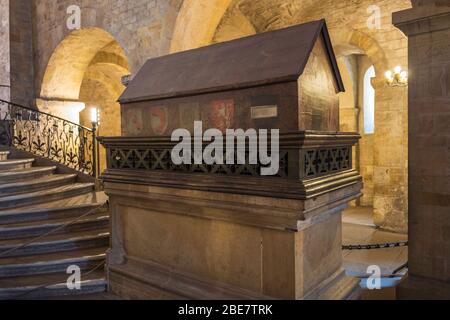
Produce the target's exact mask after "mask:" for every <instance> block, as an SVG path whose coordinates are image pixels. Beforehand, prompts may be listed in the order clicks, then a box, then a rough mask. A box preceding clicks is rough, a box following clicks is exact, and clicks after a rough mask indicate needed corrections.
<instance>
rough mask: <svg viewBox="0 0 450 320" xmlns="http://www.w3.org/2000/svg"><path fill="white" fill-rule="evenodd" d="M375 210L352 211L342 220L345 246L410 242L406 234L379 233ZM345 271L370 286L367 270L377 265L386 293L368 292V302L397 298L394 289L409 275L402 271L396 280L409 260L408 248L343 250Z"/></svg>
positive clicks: (359, 208) (366, 293)
mask: <svg viewBox="0 0 450 320" xmlns="http://www.w3.org/2000/svg"><path fill="white" fill-rule="evenodd" d="M372 215H373V213H372V209H371V208H361V207H356V208H350V209H348V210H347V211H346V212H345V213H344V215H343V218H342V222H343V225H342V226H343V231H342V242H343V245H355V244H376V243H387V242H400V241H407V239H408V237H407V235H404V234H396V233H391V232H386V231H383V230H379V229H377V228H376V227H375V225H374V224H373V220H372ZM343 257H344V268H345V270H346V272H347V274H348V275H349V276H353V277H357V278H361V286H362V287H363V288H365V287H366V283H367V281H366V280H367V277H368V276H370V275H369V274H367V268H368V267H369V266H372V265H377V266H379V267H380V269H381V273H382V287H383V288H384V290H383V291H379V292H377V291H372V292H368V291H366V292H365V298H367V299H376V298H380V299H394V298H395V290H394V287H395V286H396V285H397V284H398V282H399V281H400V280H401V279H402V277H403V276H404V275H405V273H406V270H401V272H398V273H397V274H396V275H397V276H396V277H393V276H392V274H393V272H394V271H395V270H396V269H397V268H399V267H401V266H402V265H404V264H405V263H406V262H407V260H408V248H407V247H400V248H388V249H375V250H355V251H347V250H344V251H343Z"/></svg>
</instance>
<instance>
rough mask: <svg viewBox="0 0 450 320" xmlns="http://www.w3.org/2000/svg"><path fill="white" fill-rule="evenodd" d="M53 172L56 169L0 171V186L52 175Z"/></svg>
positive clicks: (40, 168) (38, 168)
mask: <svg viewBox="0 0 450 320" xmlns="http://www.w3.org/2000/svg"><path fill="white" fill-rule="evenodd" d="M55 171H56V167H33V168H29V169H16V170H10V171H0V185H2V184H6V183H11V182H19V181H23V180H30V179H37V178H40V177H45V176H48V175H51V174H53V173H54V172H55Z"/></svg>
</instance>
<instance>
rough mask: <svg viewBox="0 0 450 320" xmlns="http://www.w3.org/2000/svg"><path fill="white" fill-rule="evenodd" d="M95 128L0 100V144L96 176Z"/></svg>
mask: <svg viewBox="0 0 450 320" xmlns="http://www.w3.org/2000/svg"><path fill="white" fill-rule="evenodd" d="M96 140H97V139H96V129H95V128H93V129H89V128H86V127H83V126H80V125H78V124H76V123H73V122H71V121H68V120H65V119H62V118H59V117H56V116H53V115H51V114H48V113H45V112H41V111H38V110H35V109H32V108H28V107H25V106H21V105H18V104H15V103H12V102H8V101H4V100H1V99H0V145H5V146H10V147H14V148H16V149H18V150H21V151H26V152H30V153H32V154H34V155H36V156H40V157H44V158H47V159H49V160H52V161H55V162H58V163H60V164H63V165H65V166H67V167H69V168H71V169H74V170H76V171H78V172H81V173H84V174H88V175H91V176H93V177H96V176H97V171H98V169H97V167H98V165H97V158H98V156H97V141H96Z"/></svg>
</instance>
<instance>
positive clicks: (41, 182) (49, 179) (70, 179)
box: [0, 174, 77, 197]
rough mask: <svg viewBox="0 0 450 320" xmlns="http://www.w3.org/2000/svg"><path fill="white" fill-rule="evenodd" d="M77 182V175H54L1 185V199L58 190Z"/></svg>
mask: <svg viewBox="0 0 450 320" xmlns="http://www.w3.org/2000/svg"><path fill="white" fill-rule="evenodd" d="M76 180H77V175H76V174H54V175H51V176H45V177H40V178H34V179H31V180H26V181H20V182H11V183H6V184H2V185H0V197H6V196H11V195H16V194H21V193H26V192H34V191H38V190H43V189H49V188H56V187H60V186H63V185H66V184H70V183H75V182H76Z"/></svg>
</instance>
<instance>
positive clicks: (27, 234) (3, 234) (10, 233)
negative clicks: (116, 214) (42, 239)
mask: <svg viewBox="0 0 450 320" xmlns="http://www.w3.org/2000/svg"><path fill="white" fill-rule="evenodd" d="M86 213H89V210H88V211H86ZM80 214H82V213H81V212H80ZM74 219H76V218H74ZM68 223H70V225H68V226H66V227H64V226H65V225H66V224H68ZM108 226H109V214H108V213H103V212H100V213H93V214H90V215H88V216H86V217H84V218H82V219H80V220H78V221H73V220H72V219H67V218H63V219H54V220H47V221H32V222H26V223H19V224H13V225H8V226H1V225H0V240H11V239H28V238H34V237H38V236H41V235H43V234H46V233H48V232H51V231H52V230H57V231H56V232H54V233H52V234H55V235H56V234H62V233H72V232H80V231H89V230H98V229H105V228H107V227H108Z"/></svg>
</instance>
